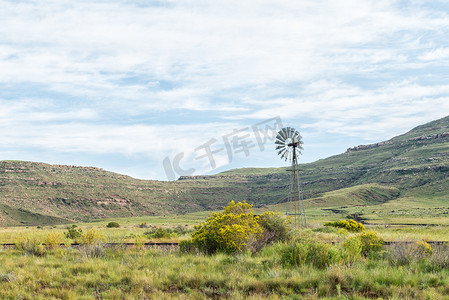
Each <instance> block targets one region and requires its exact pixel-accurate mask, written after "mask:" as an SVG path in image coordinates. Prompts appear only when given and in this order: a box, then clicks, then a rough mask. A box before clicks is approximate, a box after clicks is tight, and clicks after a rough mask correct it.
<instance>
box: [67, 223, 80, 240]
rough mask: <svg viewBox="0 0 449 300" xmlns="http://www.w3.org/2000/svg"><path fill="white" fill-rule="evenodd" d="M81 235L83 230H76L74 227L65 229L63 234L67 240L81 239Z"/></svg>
mask: <svg viewBox="0 0 449 300" xmlns="http://www.w3.org/2000/svg"><path fill="white" fill-rule="evenodd" d="M82 234H83V230H82V229H81V228H78V226H76V225H72V226H70V227H68V228H67V231H66V232H64V235H65V237H66V238H68V239H72V240H76V239H79V238H81V236H82Z"/></svg>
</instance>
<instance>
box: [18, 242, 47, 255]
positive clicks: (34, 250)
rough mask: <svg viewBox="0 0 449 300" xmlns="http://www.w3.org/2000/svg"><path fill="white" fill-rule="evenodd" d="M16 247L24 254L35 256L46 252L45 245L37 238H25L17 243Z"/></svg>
mask: <svg viewBox="0 0 449 300" xmlns="http://www.w3.org/2000/svg"><path fill="white" fill-rule="evenodd" d="M15 249H16V250H19V251H20V252H22V254H24V255H25V254H29V255H35V256H43V255H44V254H45V249H44V245H42V242H41V241H38V240H37V239H36V238H32V239H31V238H24V239H22V240H20V241H18V242H16V243H15Z"/></svg>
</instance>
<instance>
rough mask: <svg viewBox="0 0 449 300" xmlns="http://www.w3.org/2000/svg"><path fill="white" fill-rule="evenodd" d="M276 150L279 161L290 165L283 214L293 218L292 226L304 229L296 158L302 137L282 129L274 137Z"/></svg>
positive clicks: (304, 215) (303, 212)
mask: <svg viewBox="0 0 449 300" xmlns="http://www.w3.org/2000/svg"><path fill="white" fill-rule="evenodd" d="M275 144H276V150H278V155H280V156H281V159H284V158H285V161H287V160H290V161H291V163H292V165H291V167H290V168H289V169H287V171H289V172H291V176H290V178H291V179H290V192H289V194H288V200H287V208H286V212H285V214H286V215H287V216H292V217H293V225H294V226H295V227H298V226H299V225H300V226H301V227H305V226H306V225H307V223H306V214H305V211H304V202H303V197H302V193H301V186H300V180H299V165H298V156H299V155H300V154H301V150H303V148H302V144H303V142H302V137H301V135H300V134H299V132H298V131H296V130H295V129H294V128H291V127H286V128H282V129H281V130H280V131H279V132H278V135H277V136H276V142H275Z"/></svg>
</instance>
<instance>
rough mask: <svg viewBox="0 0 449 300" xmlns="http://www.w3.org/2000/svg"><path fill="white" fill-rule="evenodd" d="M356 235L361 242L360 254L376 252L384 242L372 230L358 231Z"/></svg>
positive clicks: (366, 254)
mask: <svg viewBox="0 0 449 300" xmlns="http://www.w3.org/2000/svg"><path fill="white" fill-rule="evenodd" d="M358 237H359V238H360V241H361V242H362V255H364V256H365V257H366V256H370V255H376V254H378V253H379V252H380V251H381V250H382V247H383V245H384V243H385V242H384V240H383V239H382V238H381V237H379V235H378V234H377V233H376V232H374V231H372V230H369V231H366V232H363V233H360V234H359V235H358Z"/></svg>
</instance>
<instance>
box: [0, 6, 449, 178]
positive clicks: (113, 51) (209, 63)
mask: <svg viewBox="0 0 449 300" xmlns="http://www.w3.org/2000/svg"><path fill="white" fill-rule="evenodd" d="M429 3H431V4H429ZM448 33H449V2H448V1H437V0H435V1H419V0H416V1H413V0H411V1H394V0H388V1H382V0H373V1H370V0H363V1H360V0H329V1H326V0H313V1H312V0H257V1H253V0H244V1H232V0H226V1H221V0H215V1H205V0H195V1H189V0H179V1H169V0H167V1H165V0H160V1H152V0H135V1H133V0H115V1H114V0H109V1H106V0H89V1H84V0H77V1H64V0H54V1H51V0H39V1H37V0H36V1H33V0H29V1H27V0H23V1H22V0H11V1H9V0H0V125H1V126H0V159H1V160H9V159H17V160H28V161H40V162H47V163H54V164H73V165H82V166H97V167H101V168H104V169H106V170H110V171H115V172H119V173H123V174H128V175H131V176H134V177H137V178H144V179H158V180H167V179H173V178H175V177H177V176H178V175H180V174H182V173H184V174H191V173H193V174H213V173H217V172H219V171H223V170H228V169H232V168H242V167H269V166H284V165H286V164H287V163H286V162H283V161H281V160H280V159H279V158H278V157H277V155H276V153H275V151H274V146H273V145H272V140H271V139H270V136H271V132H270V130H271V129H270V128H276V127H275V126H277V125H278V124H279V123H280V122H282V124H283V126H291V127H294V128H296V129H297V130H299V131H300V132H301V134H302V136H303V139H304V152H303V156H302V158H301V161H303V162H310V161H314V160H317V159H320V158H325V157H327V156H330V155H333V154H338V153H341V152H344V151H345V150H346V148H348V147H351V146H355V145H358V144H367V143H372V142H379V141H383V140H386V139H389V138H391V137H393V136H395V135H398V134H401V133H404V132H405V131H407V130H409V129H411V128H412V127H414V126H416V125H419V124H422V123H425V122H428V121H431V120H434V119H437V118H440V117H444V116H446V115H449V84H448V82H449V78H448V77H449V68H448V65H449V38H448ZM270 124H271V125H270ZM267 125H268V126H271V127H266V126H267ZM255 128H260V130H261V131H258V130H255ZM271 131H272V130H271ZM256 133H259V136H263V137H264V139H262V140H257V134H256ZM261 133H265V134H266V135H262V134H261ZM207 151H210V153H209V154H210V155H209V156H208V155H207ZM211 158H213V159H212V160H211Z"/></svg>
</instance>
